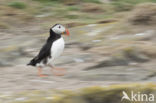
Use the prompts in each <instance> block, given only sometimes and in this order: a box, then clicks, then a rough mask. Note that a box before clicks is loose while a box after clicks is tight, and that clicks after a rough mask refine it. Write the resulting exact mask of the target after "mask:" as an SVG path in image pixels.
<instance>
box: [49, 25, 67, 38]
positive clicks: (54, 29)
mask: <svg viewBox="0 0 156 103" xmlns="http://www.w3.org/2000/svg"><path fill="white" fill-rule="evenodd" d="M51 33H55V34H59V35H67V36H69V31H68V29H66V28H65V27H64V26H62V25H61V24H55V25H54V26H53V27H52V28H50V34H51Z"/></svg>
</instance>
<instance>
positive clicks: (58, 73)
mask: <svg viewBox="0 0 156 103" xmlns="http://www.w3.org/2000/svg"><path fill="white" fill-rule="evenodd" d="M52 73H53V74H54V75H56V76H64V75H65V73H66V70H65V69H64V68H54V67H53V68H52Z"/></svg>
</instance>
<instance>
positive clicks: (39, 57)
mask: <svg viewBox="0 0 156 103" xmlns="http://www.w3.org/2000/svg"><path fill="white" fill-rule="evenodd" d="M51 45H52V44H51V43H48V42H47V43H46V44H45V45H43V47H42V48H41V50H40V52H39V54H38V55H37V56H36V57H35V58H33V59H32V60H31V61H30V63H28V65H32V66H35V65H36V63H39V62H40V61H41V60H43V59H45V58H47V57H48V56H50V49H51Z"/></svg>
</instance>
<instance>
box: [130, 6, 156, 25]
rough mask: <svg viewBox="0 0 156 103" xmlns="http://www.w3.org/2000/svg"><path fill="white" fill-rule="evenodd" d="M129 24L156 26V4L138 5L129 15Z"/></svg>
mask: <svg viewBox="0 0 156 103" xmlns="http://www.w3.org/2000/svg"><path fill="white" fill-rule="evenodd" d="M128 22H130V23H131V24H134V25H147V24H156V3H145V4H141V5H137V6H136V7H135V9H134V10H133V11H132V12H131V13H130V14H129V17H128Z"/></svg>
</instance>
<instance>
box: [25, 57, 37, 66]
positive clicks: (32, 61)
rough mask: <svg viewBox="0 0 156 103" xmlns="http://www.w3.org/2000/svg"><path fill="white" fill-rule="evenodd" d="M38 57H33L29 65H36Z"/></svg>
mask: <svg viewBox="0 0 156 103" xmlns="http://www.w3.org/2000/svg"><path fill="white" fill-rule="evenodd" d="M36 63H37V61H36V58H34V59H32V60H31V61H30V62H29V63H28V64H27V65H31V66H36Z"/></svg>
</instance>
